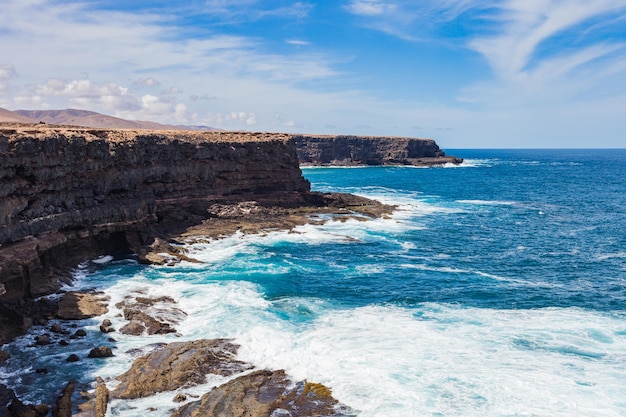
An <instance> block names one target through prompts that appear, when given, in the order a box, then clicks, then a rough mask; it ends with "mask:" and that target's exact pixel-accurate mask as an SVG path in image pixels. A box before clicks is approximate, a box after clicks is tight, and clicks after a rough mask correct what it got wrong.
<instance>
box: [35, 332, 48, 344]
mask: <svg viewBox="0 0 626 417" xmlns="http://www.w3.org/2000/svg"><path fill="white" fill-rule="evenodd" d="M50 343H52V342H51V341H50V336H49V335H47V334H42V335H41V336H36V337H35V344H36V345H37V346H45V345H49V344H50Z"/></svg>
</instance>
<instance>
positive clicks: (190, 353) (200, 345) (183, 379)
mask: <svg viewBox="0 0 626 417" xmlns="http://www.w3.org/2000/svg"><path fill="white" fill-rule="evenodd" d="M237 348H238V346H237V345H234V344H232V343H230V341H229V340H226V339H216V340H196V341H193V342H180V343H170V344H168V345H166V346H165V347H163V348H161V349H158V350H156V351H154V352H152V353H150V354H148V355H146V356H142V357H140V358H138V359H136V360H135V362H134V363H133V365H132V367H131V369H130V370H128V371H127V372H125V373H124V374H122V375H120V376H119V377H117V379H118V380H119V381H121V383H120V384H119V385H118V386H117V388H115V390H114V391H113V392H112V393H111V397H112V398H124V399H134V398H142V397H147V396H149V395H153V394H155V393H157V392H163V391H171V390H176V389H179V388H184V387H189V386H194V385H198V384H202V383H204V382H205V381H206V375H208V374H210V373H212V374H217V375H223V376H229V375H232V374H234V373H237V372H242V371H244V370H246V369H249V366H248V365H246V364H245V363H243V362H241V361H238V360H237V359H235V354H236V352H237Z"/></svg>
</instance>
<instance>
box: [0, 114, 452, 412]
mask: <svg viewBox="0 0 626 417" xmlns="http://www.w3.org/2000/svg"><path fill="white" fill-rule="evenodd" d="M0 110H1V109H0ZM5 120H6V118H5ZM448 162H452V163H459V162H460V160H458V159H456V158H454V157H447V156H445V155H444V154H443V152H442V151H441V150H440V149H439V148H438V146H437V145H436V144H435V143H434V141H431V140H422V139H411V138H364V137H355V136H311V135H289V134H280V133H250V132H225V131H191V130H147V129H98V128H85V127H71V126H54V125H49V124H41V123H39V124H23V123H15V122H11V123H0V343H5V342H8V341H10V340H11V339H12V338H14V337H15V336H17V335H20V334H23V333H24V332H25V331H26V330H27V329H28V328H29V327H30V326H32V325H40V326H45V325H46V323H47V321H48V320H50V319H62V320H72V319H79V318H83V317H93V316H97V315H99V314H102V313H99V312H100V311H102V306H101V305H100V304H101V303H102V300H99V299H98V296H97V294H96V295H94V294H91V295H85V294H75V293H67V294H65V295H64V296H63V297H61V303H60V304H56V303H51V302H49V301H42V300H41V299H38V297H40V296H42V295H46V294H51V293H54V292H57V291H59V288H60V286H61V284H62V283H63V282H67V280H68V279H69V278H70V276H71V271H72V268H74V267H75V266H76V265H77V264H78V263H80V262H82V261H84V260H86V259H90V258H94V257H96V256H100V255H109V254H112V255H117V256H129V255H131V254H134V255H136V256H137V258H138V260H139V261H140V262H145V263H160V264H168V263H175V262H179V261H180V260H186V261H191V262H195V260H194V259H191V258H189V257H187V256H186V255H185V251H184V246H183V245H182V244H183V243H186V242H189V241H193V240H198V239H207V238H219V237H220V236H225V235H229V234H232V233H234V232H235V231H237V230H239V231H242V232H244V233H256V232H259V231H262V230H275V229H290V228H293V227H294V226H296V225H299V224H303V223H311V222H315V221H317V220H316V218H319V217H317V216H315V215H316V214H333V215H335V216H339V217H340V218H349V217H352V218H358V219H367V218H371V217H379V216H385V215H388V214H389V213H391V211H392V210H393V207H389V206H385V205H383V204H381V203H379V202H376V201H372V200H369V199H365V198H362V197H356V196H353V195H348V194H322V193H316V192H311V191H310V184H309V182H308V181H307V180H306V179H305V178H304V177H303V176H302V172H301V170H300V164H301V163H303V164H309V165H326V164H334V165H372V164H403V163H416V164H420V163H421V164H427V165H428V164H435V163H438V164H441V163H448ZM172 301H173V300H172ZM169 302H170V300H165V301H164V300H147V301H146V300H140V299H139V298H138V299H137V300H136V302H134V304H132V305H128V306H126V307H125V308H126V309H127V310H128V313H126V310H125V318H126V319H127V320H128V321H129V323H128V326H125V328H126V330H127V332H128V333H129V334H141V333H145V332H147V333H148V334H162V333H164V332H165V333H166V332H170V331H175V330H173V325H174V323H162V322H159V321H158V320H155V319H154V318H152V317H149V316H147V315H146V314H144V313H143V312H142V305H144V306H145V303H165V304H167V303H169ZM126 315H128V317H126ZM101 329H102V331H103V332H108V331H109V330H113V329H110V328H109V327H108V326H107V324H106V323H103V325H102V326H101ZM57 330H58V329H57ZM53 332H54V331H53ZM47 342H49V340H38V341H37V342H36V343H37V344H40V343H41V344H45V343H47ZM198 343H200V342H198ZM202 343H205V342H202ZM206 343H208V344H209V345H211V344H212V343H218V342H206ZM218 345H219V346H227V345H222V344H219V343H218ZM211 346H212V345H211ZM180 349H183V350H184V349H197V346H196V345H193V344H191V345H185V346H182V347H181V346H176V347H172V349H171V352H173V353H172V354H176V352H178V351H179V350H180ZM219 349H222V348H221V347H220V348H219ZM224 349H226V350H227V351H229V352H230V351H231V350H233V349H235V348H232V347H227V348H224ZM229 349H230V350H229ZM163 352H166V351H163ZM1 353H2V351H0V364H1V363H2V362H3V361H4V360H5V358H4V356H3V355H1ZM231 353H232V352H231ZM107 354H108V352H107V351H106V349H104V350H97V349H94V355H96V357H101V356H106V355H107ZM229 355H230V356H233V357H234V354H232V355H231V354H227V355H226V356H229ZM230 356H229V357H230ZM231 359H232V358H231ZM229 360H230V359H229ZM233 360H234V359H233ZM228 366H230V365H228ZM129 372H130V371H129ZM158 372H159V371H158V370H157V373H158ZM189 372H192V373H193V372H196V371H195V370H191V371H189ZM203 372H204V371H203ZM242 378H244V379H241V380H239V379H237V380H239V382H238V383H237V384H235V386H234V387H233V388H232V390H230V389H229V388H228V387H225V388H222V391H215V392H214V391H211V393H207V398H206V399H205V398H204V397H203V398H202V399H201V401H198V402H197V403H194V404H193V405H192V404H191V403H189V404H187V405H186V406H185V407H184V408H182V409H181V410H179V411H178V412H177V413H178V414H176V415H213V414H210V412H209V411H207V410H209V409H211V410H213V411H211V413H213V412H214V413H217V414H215V415H239V414H237V413H239V412H240V411H241V410H242V408H241V407H244V406H243V405H241V404H239V405H236V404H238V403H236V401H241V400H242V399H243V398H248V397H246V396H247V395H248V394H250V392H252V393H254V392H257V393H258V392H267V390H268V389H270V388H267V387H268V386H269V387H271V389H270V391H271V392H273V393H275V394H276V396H277V397H276V399H275V401H274V400H273V401H274V402H273V403H272V404H273V405H271V407H275V408H274V409H277V408H276V407H278V408H280V409H287V408H289V407H292V408H293V407H295V408H296V409H300V410H309V412H310V413H312V414H305V413H301V414H293V415H302V416H304V415H331V414H332V413H334V412H336V410H337V408H336V407H335V405H336V401H335V400H334V399H332V397H331V396H330V391H329V390H328V389H327V388H326V387H323V386H318V385H316V384H309V383H304V382H303V383H297V384H296V385H295V386H296V387H297V389H296V390H295V391H293V389H292V387H293V386H294V385H293V383H292V382H289V381H288V379H287V377H286V376H285V375H284V374H283V373H281V371H256V372H254V373H252V374H247V376H245V377H242ZM237 380H236V381H237ZM155 383H157V384H159V383H160V381H156V382H155ZM242 384H243V385H242ZM268 384H269V385H268ZM101 385H102V384H100V385H98V386H101ZM72 387H73V386H72V385H71V383H70V384H68V386H67V387H66V391H67V390H69V391H70V394H68V395H66V396H65V397H64V398H66V399H67V401H69V400H70V399H71V392H72V391H73V390H74V388H72ZM61 388H62V387H60V388H59V392H60V391H61ZM70 388H71V389H70ZM105 390H106V387H104V388H102V389H100V392H101V394H102V392H105ZM289 390H292V391H289ZM96 391H98V390H96ZM102 395H104V394H102ZM102 395H101V396H100V397H97V398H94V399H93V401H95V403H94V404H96V405H94V406H93V410H92V411H93V412H94V413H96V414H97V415H103V414H102V413H103V410H106V402H107V400H106V398H108V395H109V394H108V393H107V394H106V398H105V397H102ZM112 395H114V396H115V395H121V394H119V393H112ZM253 396H254V395H253ZM318 397H319V398H318ZM279 398H282V400H280V401H279ZM311 398H313V399H314V401H313V403H310V404H309V405H306V406H305V405H303V404H305V402H306V401H309V400H310V399H311ZM215 401H218V402H219V401H222V402H223V403H228V404H229V407H230V410H231V411H230V412H231V413H232V414H220V411H219V410H218V411H215V410H214V409H213V408H212V407H214V405H215ZM233 401H234V402H233ZM261 403H262V404H260V405H258V404H257V405H250V407H252V408H253V409H255V410H257V411H255V412H258V413H260V414H254V413H252V412H251V414H250V415H269V414H263V413H268V412H269V411H268V410H270V409H271V407H270V405H268V403H265V402H263V401H261ZM8 404H12V406H9V408H8V409H7V408H6V407H7V405H8ZM233 404H235V405H233ZM307 404H308V403H307ZM70 405H71V404H70ZM240 406H241V407H240ZM318 406H319V407H318ZM11 407H13V408H11ZM20 407H21V408H20ZM68 407H69V408H68ZM238 407H239V408H238ZM268 407H269V408H268ZM320 407H321V408H320ZM244 408H245V407H244ZM71 409H72V407H71V406H68V404H67V403H57V408H56V410H57V411H56V412H57V414H56V415H72V414H71V413H72V412H71ZM322 409H323V412H322V411H320V410H322ZM4 410H9V411H8V413H9V414H8V415H45V414H41V413H43V410H44V408H43V406H42V408H40V410H39V411H37V409H36V407H35V406H30V405H27V406H23V405H21V403H20V402H19V400H17V399H15V398H13V396H12V393H11V392H10V390H6V389H3V387H2V385H1V384H0V415H3V413H4ZM19 410H22V411H21V412H23V414H20V412H18V411H19ZM63 410H65V411H63ZM68 410H69V411H68ZM95 410H98V411H97V412H96V411H95ZM259 410H260V411H259ZM333 410H334V411H333ZM62 411H63V412H66V414H62ZM46 412H47V411H46ZM67 412H69V414H67ZM29 413H30V414H29ZM38 413H39V414H38ZM315 413H317V414H315ZM90 415H92V414H90ZM335 415H339V414H335Z"/></svg>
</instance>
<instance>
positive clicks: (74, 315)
mask: <svg viewBox="0 0 626 417" xmlns="http://www.w3.org/2000/svg"><path fill="white" fill-rule="evenodd" d="M108 311H109V309H108V307H107V300H106V298H104V297H102V296H101V295H97V294H92V293H85V292H77V291H70V292H67V293H65V294H63V296H62V297H61V300H60V301H59V307H58V311H57V317H59V318H61V319H64V320H82V319H88V318H92V317H96V316H101V315H103V314H106V313H107V312H108Z"/></svg>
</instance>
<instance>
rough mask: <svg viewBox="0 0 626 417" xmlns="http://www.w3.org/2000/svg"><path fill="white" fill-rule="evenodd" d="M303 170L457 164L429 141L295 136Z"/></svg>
mask: <svg viewBox="0 0 626 417" xmlns="http://www.w3.org/2000/svg"><path fill="white" fill-rule="evenodd" d="M294 140H295V143H296V149H297V153H298V159H299V160H300V164H301V165H303V166H307V165H313V166H324V165H334V166H355V165H415V166H432V165H443V164H448V163H450V164H460V163H462V162H463V159H461V158H457V157H455V156H447V155H446V154H445V152H444V151H443V150H441V149H440V148H439V146H438V145H437V143H436V142H435V141H434V140H432V139H418V138H407V137H373V136H346V135H294Z"/></svg>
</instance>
